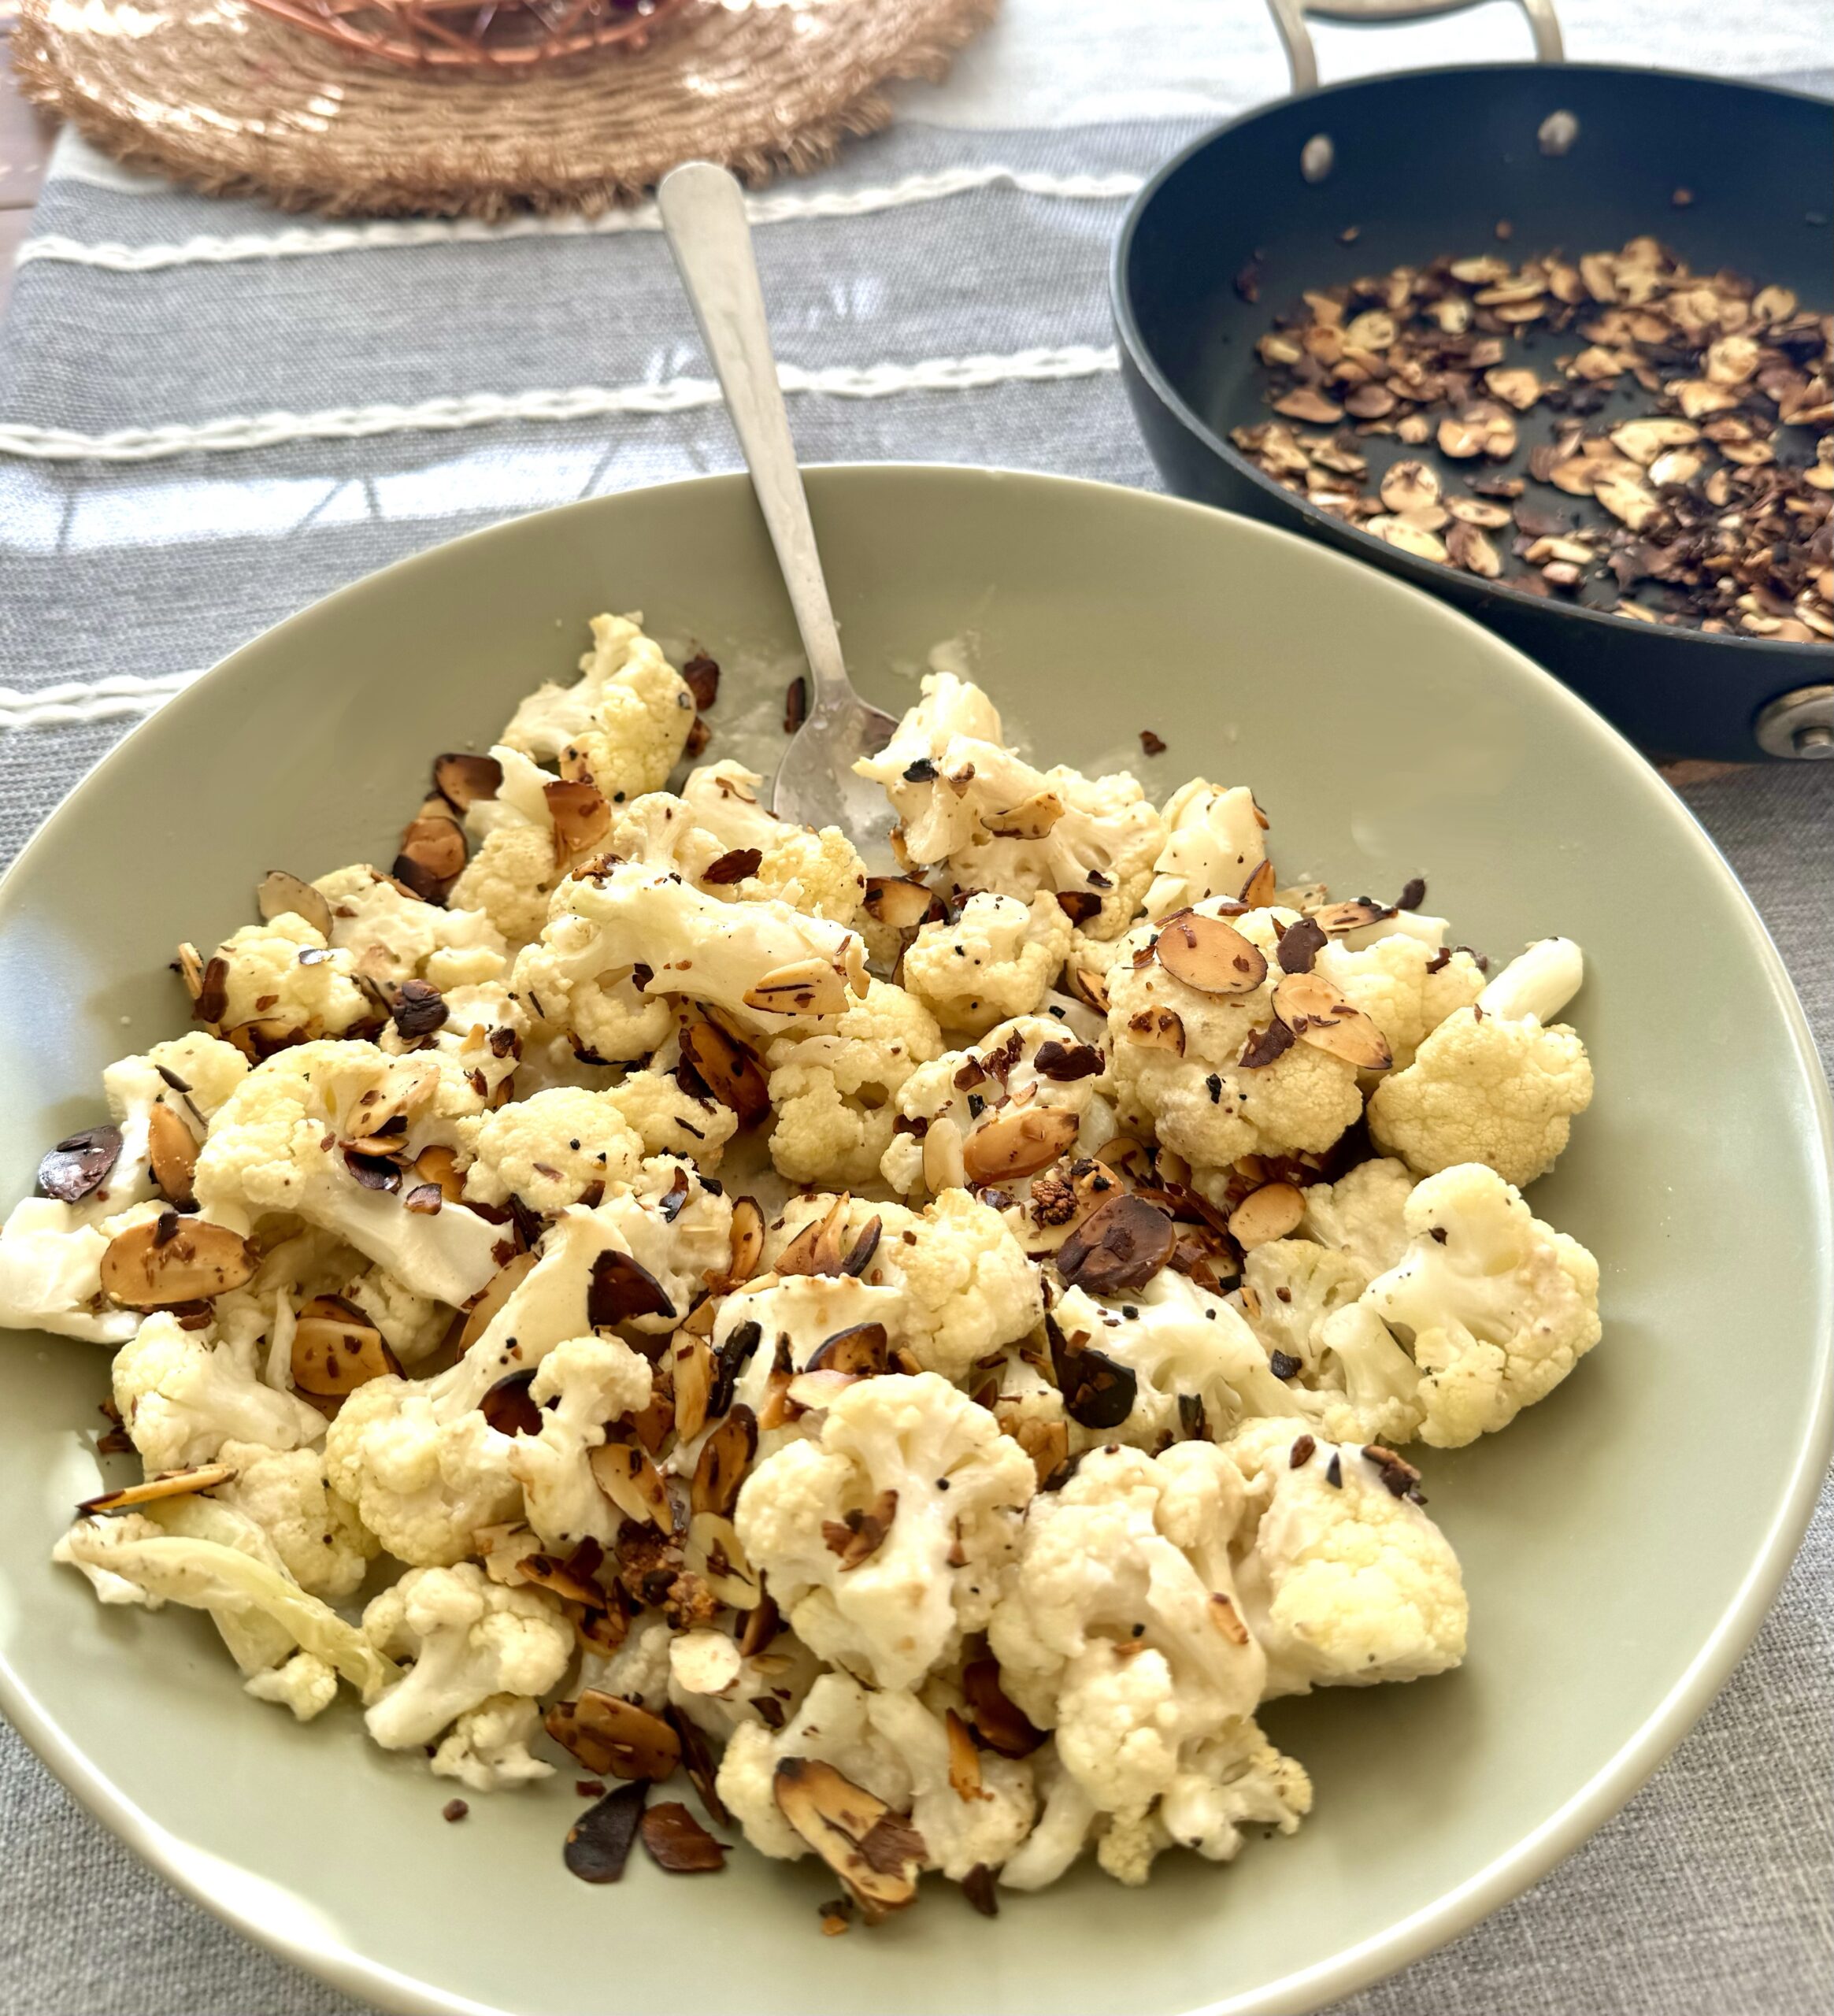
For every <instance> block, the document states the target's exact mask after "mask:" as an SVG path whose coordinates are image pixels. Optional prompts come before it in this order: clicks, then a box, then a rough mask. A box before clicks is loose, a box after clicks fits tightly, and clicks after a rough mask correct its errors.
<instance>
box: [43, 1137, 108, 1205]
mask: <svg viewBox="0 0 1834 2016" xmlns="http://www.w3.org/2000/svg"><path fill="white" fill-rule="evenodd" d="M120 1154H121V1130H120V1128H118V1127H115V1126H113V1125H109V1124H108V1123H107V1122H106V1121H105V1122H104V1123H103V1124H102V1125H101V1126H99V1127H86V1128H83V1131H82V1132H80V1133H79V1134H66V1135H65V1137H64V1138H63V1140H61V1141H60V1142H59V1143H57V1146H56V1147H54V1148H52V1149H50V1151H48V1152H47V1153H46V1155H45V1157H44V1158H43V1160H42V1161H41V1162H39V1189H41V1190H42V1191H43V1192H44V1193H45V1195H46V1196H47V1197H54V1198H55V1199H57V1202H58V1203H60V1204H80V1203H82V1202H83V1199H84V1198H85V1197H89V1196H93V1195H94V1193H95V1192H96V1191H98V1190H99V1189H100V1188H102V1185H103V1184H105V1183H106V1181H107V1180H108V1179H109V1174H110V1173H112V1171H113V1169H114V1166H115V1164H116V1163H117V1162H118V1161H119V1160H120Z"/></svg>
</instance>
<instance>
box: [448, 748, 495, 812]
mask: <svg viewBox="0 0 1834 2016" xmlns="http://www.w3.org/2000/svg"><path fill="white" fill-rule="evenodd" d="M502 784H503V766H502V764H501V763H499V762H498V761H497V759H496V758H495V756H473V755H471V754H467V753H465V752H464V751H458V752H457V753H454V754H451V755H446V756H435V758H433V788H434V789H435V791H438V792H439V795H440V796H441V797H442V798H443V799H445V800H446V803H447V804H449V805H450V806H454V808H455V809H456V810H458V811H460V812H469V810H471V808H472V806H474V805H475V804H476V803H477V802H478V801H479V800H480V799H491V798H495V796H496V795H497V793H498V791H500V790H501V789H502Z"/></svg>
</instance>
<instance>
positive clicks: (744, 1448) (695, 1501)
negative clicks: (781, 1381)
mask: <svg viewBox="0 0 1834 2016" xmlns="http://www.w3.org/2000/svg"><path fill="white" fill-rule="evenodd" d="M757 1454H758V1417H757V1415H756V1414H754V1413H753V1412H752V1411H751V1410H750V1408H749V1407H747V1406H735V1407H734V1408H733V1409H732V1410H731V1411H730V1412H729V1413H728V1414H727V1416H726V1418H725V1419H724V1421H721V1424H720V1425H719V1426H718V1427H717V1428H716V1429H714V1430H713V1433H712V1434H711V1435H710V1436H708V1437H707V1439H706V1441H705V1442H704V1443H702V1444H701V1453H700V1458H699V1460H698V1462H696V1463H695V1466H694V1481H693V1482H692V1483H691V1484H690V1485H689V1487H688V1504H689V1506H690V1509H691V1510H692V1511H693V1513H694V1514H695V1516H696V1517H697V1518H698V1516H699V1515H700V1514H702V1513H704V1512H711V1513H713V1514H716V1515H717V1517H719V1518H722V1519H725V1518H730V1517H731V1516H732V1507H733V1506H734V1505H735V1503H737V1502H738V1498H739V1486H740V1485H741V1484H743V1483H744V1481H745V1473H746V1472H747V1470H749V1469H750V1467H751V1459H752V1458H753V1457H754V1456H755V1455H757ZM668 1530H669V1529H668V1528H667V1526H666V1525H665V1526H664V1528H663V1531H664V1532H667V1531H668Z"/></svg>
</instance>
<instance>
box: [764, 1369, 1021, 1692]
mask: <svg viewBox="0 0 1834 2016" xmlns="http://www.w3.org/2000/svg"><path fill="white" fill-rule="evenodd" d="M1035 1484H1036V1477H1035V1476H1034V1474H1033V1471H1032V1462H1031V1459H1030V1458H1028V1456H1027V1455H1026V1454H1025V1452H1024V1451H1023V1450H1022V1449H1021V1448H1020V1447H1019V1446H1018V1444H1017V1443H1016V1442H1012V1441H1010V1440H1008V1439H1007V1438H1006V1436H1003V1435H1002V1434H1001V1433H1000V1432H999V1430H998V1429H997V1428H996V1427H995V1425H994V1421H993V1417H992V1416H991V1414H988V1413H987V1411H986V1410H985V1409H984V1408H981V1407H977V1406H976V1405H975V1404H974V1403H973V1401H971V1400H970V1399H968V1398H967V1397H966V1395H964V1394H961V1393H960V1392H957V1391H956V1389H955V1388H954V1387H953V1386H951V1385H950V1384H948V1383H947V1380H943V1379H941V1378H939V1377H937V1375H936V1373H930V1372H925V1373H918V1374H917V1375H915V1376H914V1377H911V1376H906V1375H904V1374H899V1373H891V1374H887V1375H886V1376H884V1377H880V1378H876V1379H865V1380H861V1381H860V1382H859V1383H858V1384H857V1385H854V1386H852V1387H850V1388H848V1389H847V1391H846V1392H843V1393H841V1394H840V1395H839V1396H838V1397H837V1398H836V1399H835V1400H834V1401H833V1403H832V1404H831V1405H830V1406H829V1407H828V1410H827V1414H826V1418H825V1419H824V1421H823V1423H822V1428H821V1439H820V1440H819V1441H818V1442H817V1441H798V1442H792V1443H790V1444H789V1445H788V1446H787V1447H785V1448H783V1449H780V1450H779V1451H777V1452H776V1455H773V1456H771V1457H769V1458H767V1459H766V1460H765V1462H761V1463H760V1464H759V1465H758V1466H757V1467H756V1468H755V1469H754V1470H753V1471H752V1473H751V1474H750V1476H749V1477H747V1479H746V1481H745V1484H744V1486H743V1488H742V1489H741V1490H740V1492H739V1503H738V1506H737V1509H736V1511H735V1514H734V1519H735V1525H736V1526H737V1528H738V1532H739V1540H740V1542H741V1544H743V1547H744V1548H745V1551H746V1557H747V1559H748V1560H749V1561H750V1562H751V1564H752V1566H754V1568H756V1569H759V1570H760V1571H761V1573H763V1574H764V1575H765V1577H766V1578H767V1580H768V1581H769V1586H770V1588H771V1592H772V1594H773V1595H774V1596H775V1597H776V1600H777V1602H778V1603H779V1604H780V1606H781V1607H783V1610H784V1614H785V1615H786V1616H787V1618H788V1619H789V1621H790V1624H791V1628H792V1629H794V1630H795V1632H796V1634H797V1636H798V1637H799V1638H801V1639H802V1640H803V1642H804V1643H805V1644H806V1645H808V1647H810V1650H811V1651H813V1652H814V1653H815V1654H816V1655H817V1657H818V1658H825V1659H828V1660H829V1661H831V1662H834V1663H836V1664H840V1665H843V1666H847V1667H849V1668H850V1670H856V1671H858V1673H861V1674H862V1675H863V1676H864V1677H867V1678H869V1679H870V1680H872V1681H873V1683H874V1684H876V1685H877V1686H880V1687H884V1688H907V1687H912V1686H915V1685H916V1684H918V1683H919V1682H920V1681H922V1680H923V1679H924V1677H925V1676H926V1675H928V1673H929V1672H930V1670H932V1667H934V1666H937V1665H938V1664H939V1663H940V1662H943V1660H945V1659H947V1658H951V1657H953V1656H954V1654H955V1653H956V1651H958V1648H959V1647H960V1644H961V1634H962V1633H963V1632H965V1631H973V1630H978V1629H980V1628H981V1627H982V1626H983V1625H984V1624H985V1623H986V1621H987V1617H988V1615H989V1614H990V1612H991V1609H992V1606H993V1600H994V1597H995V1592H996V1582H997V1578H998V1576H999V1569H1000V1568H1001V1566H1002V1563H1003V1562H1005V1561H1006V1559H1007V1558H1008V1557H1009V1556H1010V1554H1011V1551H1012V1547H1013V1539H1014V1529H1015V1527H1016V1525H1017V1521H1016V1520H1015V1518H1014V1517H1013V1514H1015V1513H1016V1512H1017V1510H1019V1509H1020V1508H1021V1507H1022V1506H1024V1504H1025V1503H1026V1501H1027V1500H1028V1499H1029V1498H1030V1497H1031V1495H1032V1490H1033V1488H1034V1486H1035ZM869 1522H870V1523H869ZM828 1529H833V1531H832V1532H830V1531H829V1530H828ZM875 1533H876V1534H877V1536H878V1538H877V1544H876V1545H873V1546H872V1547H871V1551H869V1552H867V1553H865V1555H864V1556H863V1558H861V1555H860V1552H859V1550H860V1548H861V1547H862V1546H864V1545H865V1544H867V1543H868V1542H869V1541H870V1540H871V1539H872V1536H873V1535H874V1534H875ZM836 1534H838V1535H839V1551H836V1548H835V1546H832V1545H831V1544H830V1542H831V1540H833V1539H834V1538H835V1535H836ZM957 1561H958V1562H959V1563H960V1565H959V1566H951V1565H950V1564H951V1562H957Z"/></svg>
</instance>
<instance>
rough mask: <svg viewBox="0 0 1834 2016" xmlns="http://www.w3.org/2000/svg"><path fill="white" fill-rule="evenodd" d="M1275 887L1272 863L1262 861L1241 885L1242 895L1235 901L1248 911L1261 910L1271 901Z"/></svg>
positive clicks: (1276, 882)
mask: <svg viewBox="0 0 1834 2016" xmlns="http://www.w3.org/2000/svg"><path fill="white" fill-rule="evenodd" d="M1277 886H1278V880H1277V877H1276V876H1275V874H1274V872H1273V862H1271V861H1264V862H1262V864H1261V865H1260V866H1259V867H1258V868H1257V869H1255V870H1254V873H1252V874H1251V875H1250V876H1249V877H1248V880H1247V881H1246V882H1244V883H1243V884H1242V893H1241V895H1240V896H1239V898H1238V899H1237V900H1238V901H1239V902H1241V903H1243V905H1245V906H1247V908H1248V909H1249V910H1263V909H1265V907H1266V906H1267V905H1268V904H1269V903H1271V902H1273V892H1274V890H1275V888H1276V887H1277Z"/></svg>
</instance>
